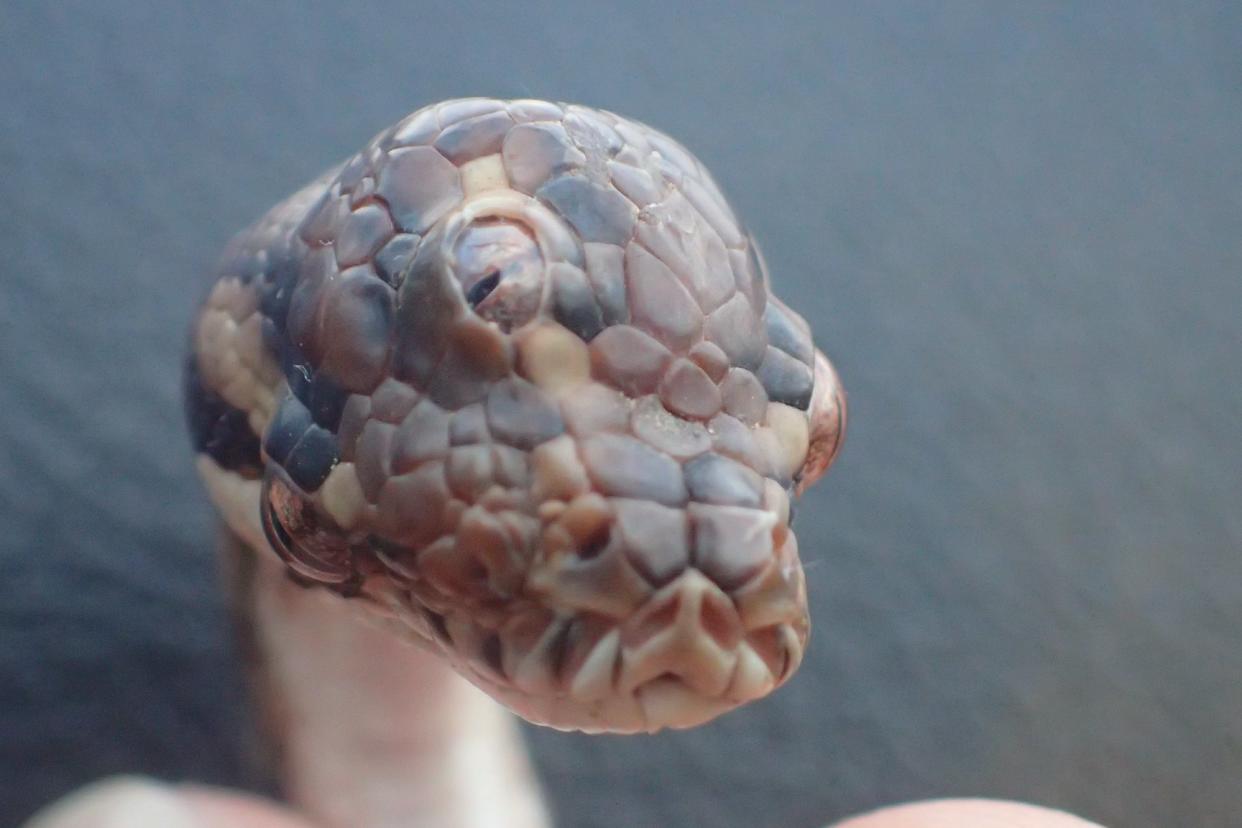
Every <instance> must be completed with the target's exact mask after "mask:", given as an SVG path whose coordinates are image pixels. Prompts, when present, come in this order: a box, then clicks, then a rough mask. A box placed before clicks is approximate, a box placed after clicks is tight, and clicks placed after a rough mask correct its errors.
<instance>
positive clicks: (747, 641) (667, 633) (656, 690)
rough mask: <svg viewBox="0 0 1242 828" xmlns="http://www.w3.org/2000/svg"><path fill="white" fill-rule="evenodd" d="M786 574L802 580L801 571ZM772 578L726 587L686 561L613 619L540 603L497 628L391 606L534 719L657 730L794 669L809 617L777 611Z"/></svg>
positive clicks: (731, 701)
mask: <svg viewBox="0 0 1242 828" xmlns="http://www.w3.org/2000/svg"><path fill="white" fill-rule="evenodd" d="M789 575H792V576H793V580H794V582H795V586H796V588H797V590H800V589H801V587H802V581H801V572H800V570H798V571H796V572H794V573H786V576H789ZM772 576H775V577H772ZM779 577H781V576H779V575H776V574H775V573H770V574H769V577H767V578H762V579H757V580H758V582H757V583H755V584H753V585H752V587H751V589H750V590H748V591H746V592H744V593H743V594H742V595H740V596H734V597H730V596H728V595H726V594H725V592H724V591H723V590H721V589H720V587H719V586H717V585H716V584H715V583H714V582H713V581H712V580H711V579H710V578H708V577H706V576H705V575H703V574H702V573H701V572H699V571H698V570H696V569H688V570H686V571H685V572H684V573H682V575H681V576H679V577H678V578H677V579H675V580H674V581H673V582H671V583H669V584H667V585H666V586H665V587H663V588H662V589H660V590H658V591H657V592H655V593H654V594H653V595H652V596H651V597H650V598H649V599H648V600H647V601H646V602H645V603H644V604H643V606H642V607H641V608H640V609H639V610H638V611H637V612H635V613H634V614H632V615H631V616H630V617H629V618H625V619H621V620H617V619H611V618H607V617H604V616H602V615H599V614H595V613H585V612H579V613H566V612H563V611H561V612H558V611H554V610H550V609H548V608H546V607H541V606H536V605H531V606H529V607H527V608H526V609H525V610H523V611H519V612H518V613H517V614H515V615H513V616H511V617H508V618H506V619H504V620H503V621H502V622H501V623H500V624H499V626H498V627H496V628H491V627H489V626H488V625H486V624H484V623H480V622H479V621H478V620H477V616H469V617H467V616H457V615H446V614H442V613H438V612H435V611H434V610H431V609H429V608H426V607H424V608H423V609H422V611H421V612H419V613H417V614H415V615H413V616H411V615H408V614H405V613H398V617H400V618H402V619H403V620H405V621H406V622H407V624H409V626H411V627H413V628H414V629H415V630H416V631H417V632H418V634H419V636H420V638H425V639H427V640H429V641H430V642H431V644H432V646H434V647H436V648H438V649H439V650H441V652H442V653H443V654H444V655H445V656H446V658H447V659H448V660H449V661H450V662H451V663H452V664H453V665H454V667H455V668H456V669H457V670H458V672H459V673H461V674H462V675H464V676H465V677H466V678H467V679H469V680H470V681H471V682H473V683H474V684H475V685H476V686H478V687H480V688H481V689H483V690H484V691H485V692H487V693H488V694H489V695H491V696H493V697H494V698H496V699H497V700H498V701H500V702H501V703H503V704H504V705H505V706H507V707H509V708H510V709H512V710H513V711H514V712H516V713H517V714H519V715H520V716H522V717H523V718H525V719H527V720H529V721H531V722H534V723H536V724H542V725H547V726H551V727H554V728H557V729H561V730H581V731H586V732H613V733H638V732H655V731H657V730H660V729H663V728H688V727H694V726H696V725H698V724H701V723H703V722H705V721H708V720H710V719H712V718H715V717H716V716H718V715H720V714H721V713H724V712H725V711H727V710H730V709H732V708H734V707H738V706H740V705H743V704H746V703H747V702H750V701H753V700H755V699H758V698H761V697H763V696H766V695H767V694H768V693H770V692H772V690H774V689H775V688H776V687H778V686H780V685H781V684H783V683H784V682H785V681H786V680H787V679H788V678H789V677H790V676H791V675H793V673H794V672H795V671H796V670H797V668H798V665H799V664H800V663H801V660H802V655H803V650H804V647H805V644H806V638H807V634H808V629H809V627H808V622H807V618H806V614H805V604H804V602H800V601H798V600H792V601H790V602H789V606H787V607H785V610H786V612H785V613H783V614H781V613H777V612H774V609H775V607H774V605H773V604H772V602H771V601H770V600H769V598H770V593H771V591H772V589H773V586H774V584H773V583H772V581H773V580H775V578H779ZM761 592H764V593H768V596H765V604H766V606H765V611H764V612H762V613H756V612H753V611H748V610H753V609H754V607H753V606H751V605H752V604H754V603H755V602H756V601H757V600H759V599H760V593H761ZM791 597H793V598H801V597H802V595H801V594H800V592H799V594H798V595H796V596H791ZM795 605H796V606H795ZM778 614H779V615H780V616H781V620H777V621H774V618H775V617H777V615H778ZM748 621H749V623H748Z"/></svg>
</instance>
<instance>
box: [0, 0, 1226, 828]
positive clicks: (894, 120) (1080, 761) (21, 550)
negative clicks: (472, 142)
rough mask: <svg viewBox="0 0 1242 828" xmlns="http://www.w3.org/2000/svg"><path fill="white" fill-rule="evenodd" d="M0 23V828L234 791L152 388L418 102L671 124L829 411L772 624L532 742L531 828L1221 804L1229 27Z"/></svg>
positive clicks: (224, 724) (422, 13)
mask: <svg viewBox="0 0 1242 828" xmlns="http://www.w3.org/2000/svg"><path fill="white" fill-rule="evenodd" d="M779 5H780V8H779V10H774V9H772V8H769V6H768V4H760V3H753V4H738V3H704V4H701V5H700V4H692V3H675V4H673V3H666V2H635V1H633V0H631V2H626V3H616V4H607V5H605V4H591V3H584V2H575V3H551V2H536V3H531V2H524V3H512V4H500V3H495V4H492V3H483V2H477V3H476V2H463V1H462V0H456V1H455V2H452V3H435V4H431V3H427V4H419V3H393V4H389V5H386V4H373V3H366V2H345V3H340V2H334V3H324V4H320V5H319V6H315V5H314V4H306V3H295V2H273V3H263V4H251V3H212V4H207V3H202V4H167V3H162V2H155V1H154V0H151V1H150V2H100V1H99V0H96V2H89V3H87V2H79V3H56V4H44V3H33V2H32V3H19V2H9V3H5V4H4V7H3V8H2V9H0V170H2V173H0V241H2V242H3V250H4V257H3V263H2V264H0V273H2V276H0V525H2V531H0V567H2V571H3V578H0V824H5V825H8V824H12V823H13V822H14V821H16V820H18V819H19V818H21V817H23V816H25V815H26V814H28V813H30V812H31V811H32V810H33V809H35V808H36V807H37V806H38V805H39V804H41V803H43V802H45V801H47V800H48V799H50V798H52V797H54V796H57V795H60V794H63V793H64V792H66V791H67V790H69V789H70V788H72V787H74V786H77V785H79V784H82V783H84V782H86V781H87V780H90V779H92V778H95V777H98V776H100V775H103V774H109V773H117V772H123V771H136V772H144V773H152V774H156V775H158V776H161V777H165V778H172V779H195V780H201V781H208V782H213V783H225V784H237V783H240V782H241V781H242V779H243V774H242V770H241V765H240V762H239V755H240V753H241V751H242V745H243V743H244V738H245V737H244V732H243V731H244V727H245V717H244V714H243V713H242V712H241V710H242V705H243V698H244V696H243V688H242V682H241V678H240V675H239V672H238V669H237V667H236V665H235V663H234V657H233V654H232V649H231V640H230V637H229V633H228V628H227V624H226V615H225V612H224V609H223V606H222V603H221V599H220V597H219V595H218V593H217V589H216V581H215V571H214V565H213V561H212V557H211V544H210V540H209V539H210V537H211V533H212V517H211V513H210V510H209V507H208V505H207V501H206V498H205V496H204V495H203V493H202V492H201V491H200V489H199V486H198V483H197V481H196V480H195V479H194V477H193V473H192V466H191V459H190V452H189V450H188V448H187V440H186V438H185V437H184V434H183V427H182V422H181V413H180V410H179V405H178V389H177V372H178V364H179V354H180V351H181V347H182V343H183V338H184V335H185V330H186V326H187V323H188V320H189V316H190V313H191V309H192V306H193V303H194V302H195V301H196V300H197V298H198V296H199V292H200V290H201V285H202V282H201V277H200V274H202V273H203V272H204V271H205V269H206V268H207V266H208V265H209V264H210V262H211V261H212V259H213V257H214V256H215V255H216V253H217V251H218V250H219V249H220V248H221V246H222V245H223V244H224V242H225V241H226V239H227V238H228V236H229V235H230V234H231V233H232V232H233V231H234V230H236V229H238V228H240V227H241V226H242V225H243V224H245V223H247V222H249V221H250V220H251V219H252V218H253V217H255V216H256V215H257V214H258V213H260V212H261V211H262V210H264V209H265V208H266V207H268V206H269V205H270V204H272V203H274V202H275V201H276V200H277V199H278V198H280V197H281V196H283V195H285V194H286V193H288V192H290V191H292V190H293V189H294V188H295V187H297V186H299V185H301V184H302V183H303V182H305V181H307V180H309V179H310V178H311V177H312V176H314V175H315V174H317V173H318V172H319V170H320V169H321V168H323V167H326V166H327V165H328V164H329V163H331V162H333V161H335V160H336V159H338V158H340V157H343V156H344V155H346V154H348V153H350V152H352V151H353V150H355V149H356V148H357V147H358V146H360V145H361V144H362V143H363V142H364V141H365V140H366V139H368V138H369V137H370V136H371V135H372V134H373V133H375V132H376V131H378V130H379V129H381V128H382V127H384V126H386V125H387V124H388V123H390V122H392V121H394V120H396V119H397V118H399V117H400V116H401V115H403V114H404V113H406V112H407V111H409V110H412V109H414V108H416V107H418V106H420V105H422V104H424V103H427V102H431V101H433V100H437V99H440V98H445V97H451V96H458V95H469V94H485V95H500V96H507V97H523V96H538V97H548V98H553V99H561V100H569V101H577V102H582V103H587V104H593V105H596V106H602V107H605V108H608V109H612V110H615V111H618V112H621V113H625V114H627V115H630V116H633V117H637V118H639V119H641V120H644V121H647V122H649V123H651V124H654V125H657V126H659V127H661V128H662V129H664V130H666V131H668V132H670V133H671V134H673V135H675V136H677V137H678V138H680V139H681V140H682V141H683V142H684V143H686V144H687V145H688V146H689V147H691V148H692V149H693V150H694V151H696V152H697V153H698V154H699V155H700V157H702V158H703V160H704V161H705V162H706V163H707V165H708V166H709V167H710V168H711V169H712V170H714V171H715V173H716V176H717V178H719V179H720V181H721V182H722V184H723V186H724V187H725V189H726V190H727V191H728V192H729V193H730V194H731V197H732V199H733V201H734V204H735V206H736V208H737V210H738V212H739V213H740V214H741V215H742V216H744V217H746V219H747V220H748V221H749V223H750V225H751V226H752V228H753V229H754V231H755V233H756V235H757V236H758V238H759V239H760V240H761V242H762V244H763V246H764V248H765V251H766V253H767V257H768V259H769V263H770V265H771V268H772V271H773V273H774V279H775V281H776V283H777V285H778V287H779V290H780V291H781V293H782V294H783V295H784V296H785V297H786V298H787V299H788V300H789V301H791V303H792V304H793V305H794V306H795V307H798V308H799V309H800V310H801V312H802V313H803V314H804V315H805V316H806V317H807V318H808V319H809V320H811V322H812V323H813V325H814V327H815V330H816V333H817V338H818V339H819V341H820V342H821V344H822V345H823V347H824V348H825V349H826V350H827V351H828V352H829V353H830V354H831V355H832V356H833V358H834V359H835V360H836V362H837V365H838V367H839V368H840V371H841V374H842V376H843V378H844V382H845V385H846V387H847V389H848V390H849V392H850V404H851V429H850V434H849V437H848V439H847V442H846V447H845V451H844V454H843V456H842V459H841V460H840V462H839V464H838V466H837V467H836V469H835V470H834V471H833V473H832V474H831V475H830V476H829V477H828V479H827V480H826V482H825V483H824V484H822V485H821V486H820V487H818V488H817V489H815V490H813V491H812V493H811V494H810V495H809V496H808V497H807V498H806V499H805V500H804V502H803V503H802V506H801V510H800V511H801V514H800V517H799V524H798V528H799V534H800V536H801V538H802V544H801V546H802V549H803V551H804V555H805V557H806V559H807V562H808V575H809V580H810V589H811V597H812V602H813V612H814V618H815V624H816V626H815V633H814V636H813V642H812V646H811V649H810V652H809V654H808V656H807V659H806V662H805V666H804V667H803V668H802V671H801V673H800V674H799V675H798V677H797V678H796V679H795V680H794V681H793V682H792V683H791V684H790V685H789V686H788V687H787V688H785V689H784V690H782V691H781V692H779V693H778V694H777V695H776V696H775V697H773V698H772V699H771V700H769V701H766V702H764V703H760V704H756V705H754V706H753V707H751V708H750V709H747V710H744V711H741V712H738V713H735V714H733V715H730V716H727V717H725V718H724V719H723V720H721V721H719V722H717V723H715V724H712V725H710V726H707V727H705V728H703V729H701V730H698V731H695V732H690V733H676V734H669V735H661V736H658V737H654V738H587V737H580V736H571V735H564V734H559V733H555V732H551V731H534V730H529V731H528V736H529V739H530V742H531V745H532V747H533V749H534V752H535V755H536V757H537V761H538V764H539V767H540V768H541V770H542V773H543V776H544V779H545V780H546V783H547V786H548V790H549V792H550V795H551V798H552V801H553V804H554V807H555V809H556V813H557V815H558V817H559V819H560V822H561V824H562V825H565V826H601V827H603V828H612V827H613V826H618V827H619V826H634V825H644V826H646V825H653V826H654V825H713V826H811V825H814V824H817V823H822V822H823V821H825V820H829V819H834V818H839V817H842V816H844V815H846V814H848V813H850V812H853V811H857V810H860V809H865V808H869V807H872V806H876V805H879V804H881V803H886V802H890V801H894V800H901V799H907V798H912V797H932V796H943V795H986V796H999V797H1015V798H1022V799H1029V800H1034V801H1036V802H1040V803H1044V804H1048V805H1055V806H1060V807H1064V808H1069V809H1072V810H1075V811H1078V812H1080V813H1081V814H1083V815H1084V816H1087V817H1090V818H1092V819H1095V820H1098V821H1100V822H1103V823H1106V824H1110V825H1124V826H1170V825H1177V826H1199V825H1203V826H1222V825H1238V824H1242V823H1240V822H1239V820H1240V819H1242V817H1239V816H1238V814H1239V813H1242V789H1240V788H1239V786H1238V779H1239V777H1242V634H1240V633H1239V627H1240V625H1242V511H1240V510H1239V506H1240V500H1242V496H1240V493H1242V342H1240V341H1239V340H1240V331H1242V325H1240V324H1239V314H1240V312H1242V311H1240V308H1242V5H1239V4H1238V3H1230V2H1222V3H1217V4H1212V3H1192V2H1186V3H1172V2H1169V3H1148V2H1138V1H1137V0H1132V1H1131V2H1124V3H1123V2H1111V3H1078V2H1075V3H1055V4H1054V3H1038V4H1034V3H1019V2H1013V3H992V2H951V3H935V4H933V3H924V2H918V0H909V2H868V3H845V2H842V3H834V4H823V3H807V4H794V3H789V4H779Z"/></svg>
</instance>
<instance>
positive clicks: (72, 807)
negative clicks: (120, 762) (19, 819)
mask: <svg viewBox="0 0 1242 828" xmlns="http://www.w3.org/2000/svg"><path fill="white" fill-rule="evenodd" d="M157 825H158V826H162V828H206V826H205V825H204V824H203V823H202V822H199V821H198V820H197V818H196V817H195V816H194V813H193V811H191V810H190V808H189V807H188V806H187V804H186V802H185V801H184V800H183V799H182V798H181V797H179V796H178V795H177V794H176V793H175V791H174V790H173V789H172V788H171V787H169V786H168V785H164V784H163V783H160V782H157V781H155V780H154V779H147V778H144V777H140V776H117V777H111V778H109V779H102V780H100V781H98V782H94V783H92V784H90V785H87V786H86V787H84V788H80V789H79V790H76V791H74V792H73V793H71V794H69V795H68V796H66V797H64V798H63V799H60V800H57V801H56V802H53V803H52V804H51V805H48V806H47V807H45V808H43V809H42V810H41V811H39V812H38V813H37V814H35V815H34V816H33V817H31V818H30V819H29V821H27V822H26V823H25V828H139V826H142V827H143V828H145V826H152V828H154V826H157Z"/></svg>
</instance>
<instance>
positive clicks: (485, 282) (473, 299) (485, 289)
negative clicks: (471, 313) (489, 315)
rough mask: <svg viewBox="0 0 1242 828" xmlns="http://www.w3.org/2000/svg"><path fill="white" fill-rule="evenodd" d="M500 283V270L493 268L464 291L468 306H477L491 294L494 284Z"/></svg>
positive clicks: (494, 287)
mask: <svg viewBox="0 0 1242 828" xmlns="http://www.w3.org/2000/svg"><path fill="white" fill-rule="evenodd" d="M498 284H500V271H499V270H493V271H492V272H491V273H489V274H487V275H486V276H484V277H483V278H482V279H480V280H479V281H477V282H475V283H474V285H473V286H471V288H470V290H468V291H466V301H467V302H468V303H469V304H470V307H472V308H477V307H478V306H479V305H480V304H482V302H483V300H484V299H486V298H487V297H488V296H491V294H492V291H493V290H495V289H496V285H498Z"/></svg>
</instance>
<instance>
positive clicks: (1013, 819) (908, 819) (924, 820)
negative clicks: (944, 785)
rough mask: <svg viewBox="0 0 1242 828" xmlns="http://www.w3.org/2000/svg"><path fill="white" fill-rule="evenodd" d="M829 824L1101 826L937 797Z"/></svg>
mask: <svg viewBox="0 0 1242 828" xmlns="http://www.w3.org/2000/svg"><path fill="white" fill-rule="evenodd" d="M830 828H1101V826H1099V825H1097V824H1096V823H1094V822H1088V821H1086V820H1085V819H1082V818H1080V817H1076V816H1073V815H1072V814H1067V813H1065V812H1064V811H1054V810H1052V809H1051V808H1043V807H1040V806H1038V805H1028V804H1026V803H1024V802H1003V801H998V800H988V799H940V800H934V801H930V802H914V803H909V804H906V805H894V806H890V807H888V808H882V809H880V810H878V811H873V812H871V813H869V814H864V815H863V816H858V817H851V818H850V819H847V820H846V821H845V822H839V823H836V824H835V825H833V826H830Z"/></svg>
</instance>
